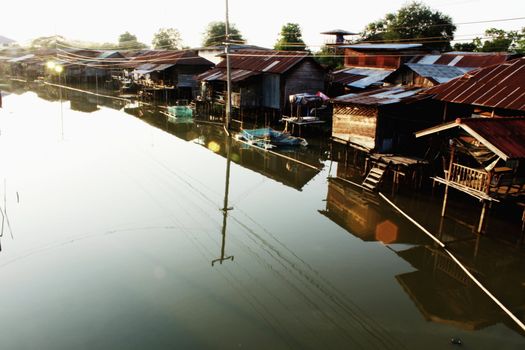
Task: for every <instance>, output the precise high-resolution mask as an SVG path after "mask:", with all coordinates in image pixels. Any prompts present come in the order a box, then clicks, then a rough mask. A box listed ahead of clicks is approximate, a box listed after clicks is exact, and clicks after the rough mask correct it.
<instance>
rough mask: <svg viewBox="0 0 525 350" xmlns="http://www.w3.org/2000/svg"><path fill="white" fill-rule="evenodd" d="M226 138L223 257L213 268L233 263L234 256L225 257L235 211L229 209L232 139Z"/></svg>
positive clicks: (217, 260) (216, 260)
mask: <svg viewBox="0 0 525 350" xmlns="http://www.w3.org/2000/svg"><path fill="white" fill-rule="evenodd" d="M226 137H227V140H226V183H225V185H224V206H223V208H222V209H221V210H222V213H223V216H222V231H221V233H222V244H221V257H220V258H217V259H215V260H212V262H211V266H213V265H214V264H215V263H216V262H219V263H220V264H222V262H223V261H226V260H232V261H233V255H230V256H226V255H225V249H226V225H227V223H228V211H229V210H232V209H233V207H228V195H229V192H230V165H231V157H230V150H231V143H232V138H231V137H230V136H226Z"/></svg>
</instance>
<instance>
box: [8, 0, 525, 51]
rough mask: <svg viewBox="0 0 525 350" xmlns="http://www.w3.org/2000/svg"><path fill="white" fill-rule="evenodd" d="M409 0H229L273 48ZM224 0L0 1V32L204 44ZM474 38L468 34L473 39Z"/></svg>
mask: <svg viewBox="0 0 525 350" xmlns="http://www.w3.org/2000/svg"><path fill="white" fill-rule="evenodd" d="M405 3H406V1H405V0H368V1H366V0H365V1H362V0H360V1H351V0H303V1H286V0H263V1H251V0H229V6H230V22H232V23H234V24H235V25H236V26H237V28H238V29H239V30H240V31H241V33H242V34H243V36H244V38H245V39H247V40H248V43H249V44H253V45H259V46H265V47H273V45H274V43H275V42H276V40H277V38H278V34H279V31H280V29H281V27H282V26H283V24H285V23H287V22H292V23H299V25H300V26H301V28H302V32H303V39H304V41H305V42H306V44H307V45H309V46H310V48H311V49H312V50H313V51H316V50H318V49H319V47H320V46H321V45H322V44H323V42H324V40H325V36H323V35H321V34H320V32H322V31H326V30H330V29H336V28H337V29H345V30H348V31H355V32H359V31H362V30H363V28H364V27H365V25H366V24H368V23H370V22H372V21H375V20H377V19H380V18H382V17H383V16H384V15H385V14H386V13H387V12H395V11H396V10H397V9H399V8H400V7H401V6H402V5H404V4H405ZM424 3H425V4H427V5H429V6H430V7H431V8H432V9H434V10H439V11H441V12H443V13H445V14H448V15H449V16H451V17H452V19H453V21H454V22H455V23H464V22H476V21H489V20H500V19H509V18H519V17H525V0H497V1H494V0H426V1H424ZM224 9H225V0H184V1H177V0H171V1H167V0H165V1H162V0H149V1H141V2H135V1H131V0H127V1H123V0H90V1H82V2H80V1H71V0H43V1H35V0H30V1H12V0H8V1H6V2H3V3H2V6H1V7H0V35H3V36H6V37H9V38H11V39H14V40H17V41H20V42H27V41H28V40H30V39H32V38H35V37H38V36H44V35H54V34H59V35H63V36H65V37H66V38H70V39H77V40H86V41H97V42H114V43H115V42H117V40H118V36H119V35H120V34H122V33H123V32H125V31H129V32H130V33H132V34H135V35H136V36H137V37H138V39H139V41H141V42H144V43H146V44H148V45H151V40H152V38H153V34H154V33H155V32H156V31H157V30H158V29H159V28H162V27H166V28H170V27H171V28H176V29H178V30H179V32H180V33H181V36H182V39H183V43H184V45H186V46H191V47H195V46H200V45H201V42H202V33H203V32H204V30H205V28H206V26H207V24H208V23H209V22H211V21H223V20H224V13H225V10H224ZM490 27H497V28H501V29H505V30H517V29H521V28H522V27H525V19H520V20H513V21H498V22H492V23H481V24H464V25H458V29H457V31H456V38H457V39H472V38H474V37H475V36H482V35H483V32H484V30H485V29H487V28H490ZM469 41H470V40H469Z"/></svg>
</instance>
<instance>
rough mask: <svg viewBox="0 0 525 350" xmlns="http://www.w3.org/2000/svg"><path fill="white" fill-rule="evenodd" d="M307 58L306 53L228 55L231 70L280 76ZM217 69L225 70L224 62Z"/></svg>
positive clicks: (281, 52) (251, 51)
mask: <svg viewBox="0 0 525 350" xmlns="http://www.w3.org/2000/svg"><path fill="white" fill-rule="evenodd" d="M307 57H308V52H306V51H275V50H238V51H236V52H234V53H232V54H231V55H230V66H231V68H232V69H242V70H250V71H257V72H267V73H274V74H282V73H285V72H287V71H288V70H289V69H291V68H292V67H294V66H295V65H297V64H298V63H300V62H302V61H303V60H304V59H306V58H307ZM217 67H219V68H226V62H225V60H222V61H221V62H220V63H219V64H218V65H217Z"/></svg>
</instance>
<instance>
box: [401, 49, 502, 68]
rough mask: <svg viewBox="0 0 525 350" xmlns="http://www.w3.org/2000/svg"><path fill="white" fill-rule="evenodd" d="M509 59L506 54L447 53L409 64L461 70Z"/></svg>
mask: <svg viewBox="0 0 525 350" xmlns="http://www.w3.org/2000/svg"><path fill="white" fill-rule="evenodd" d="M508 58H509V55H508V54H506V53H499V52H496V53H494V52H482V53H481V52H447V53H444V54H441V55H425V56H420V57H416V58H414V59H413V60H411V62H410V63H418V64H438V65H447V66H454V67H463V68H465V67H466V68H480V67H487V66H491V65H494V64H501V63H503V62H505V61H506V60H507V59H508Z"/></svg>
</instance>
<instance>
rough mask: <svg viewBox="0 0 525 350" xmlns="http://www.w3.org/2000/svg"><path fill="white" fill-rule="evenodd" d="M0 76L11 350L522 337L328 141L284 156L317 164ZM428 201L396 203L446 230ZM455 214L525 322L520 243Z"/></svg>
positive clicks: (0, 196)
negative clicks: (364, 184)
mask: <svg viewBox="0 0 525 350" xmlns="http://www.w3.org/2000/svg"><path fill="white" fill-rule="evenodd" d="M0 89H1V90H3V92H4V94H5V95H4V97H3V105H4V108H2V109H0V207H1V209H2V216H3V217H4V219H3V220H2V237H0V243H1V251H0V281H1V285H2V287H1V288H0V320H1V326H0V339H1V346H0V347H1V348H2V349H10V350H11V349H52V350H57V349H242V348H244V349H450V348H455V347H458V345H455V344H452V343H451V339H452V338H458V339H461V342H462V343H463V345H462V346H463V347H464V348H466V349H499V350H501V349H525V337H524V334H523V333H520V331H519V329H518V328H517V327H516V326H514V324H513V322H512V321H511V320H510V319H509V318H508V317H507V316H506V315H505V314H504V313H503V312H501V311H500V310H499V309H498V308H497V307H496V306H495V304H494V303H493V302H491V301H490V299H489V298H488V297H486V296H485V295H484V294H483V293H482V292H480V290H479V289H478V288H477V287H476V286H475V285H474V284H472V283H471V282H469V280H468V279H467V278H466V277H465V275H464V274H463V272H462V271H461V270H459V269H458V268H457V267H456V266H455V265H454V263H453V262H452V261H451V260H450V259H448V258H447V256H446V255H445V254H444V253H443V252H442V251H441V250H440V249H439V248H438V247H436V246H435V245H433V244H432V241H431V240H430V239H427V238H426V236H424V235H423V233H421V232H420V231H419V230H418V229H417V228H416V227H415V226H413V225H412V224H411V223H409V222H408V221H407V220H405V219H404V218H402V217H401V216H400V215H398V214H396V213H395V212H394V211H392V209H391V208H390V207H389V206H388V205H387V204H386V203H385V202H384V201H382V199H381V198H379V197H377V196H375V195H366V196H365V195H363V194H362V193H361V191H360V190H359V189H358V188H356V187H353V186H352V185H350V184H348V183H346V182H344V181H341V180H338V179H334V177H335V176H336V175H337V174H340V173H342V172H343V171H342V168H341V167H342V166H340V167H339V168H338V165H337V164H335V163H334V164H330V162H329V161H323V160H322V159H323V152H324V151H323V150H321V149H319V148H318V147H316V146H312V147H309V148H307V149H305V150H300V151H297V152H295V153H286V154H287V156H290V157H297V158H299V159H301V160H302V161H303V162H306V163H308V164H311V165H314V166H316V167H318V168H319V170H314V169H312V168H309V167H306V166H303V165H300V164H297V163H295V162H293V161H290V160H287V159H285V158H281V157H278V156H275V155H272V154H269V153H264V152H261V151H259V150H255V149H250V148H246V147H244V146H242V145H241V144H239V143H237V142H236V141H233V143H232V144H231V145H229V146H228V143H227V142H226V140H227V138H226V137H225V135H224V133H223V132H222V129H221V128H219V127H216V126H212V125H208V124H172V123H167V122H166V119H165V117H163V116H162V115H161V114H149V113H147V112H146V113H144V112H141V111H138V110H136V109H135V108H132V106H128V107H129V108H123V107H124V106H123V104H121V103H119V102H116V101H112V100H108V99H104V98H97V97H95V96H88V95H84V94H82V93H69V94H66V93H65V92H64V95H63V96H64V101H63V102H62V103H61V102H60V101H59V100H58V97H57V94H56V91H55V90H48V89H49V88H48V89H46V88H40V89H38V91H37V92H34V91H25V89H23V88H19V89H18V90H17V89H15V90H12V89H10V88H8V87H6V86H3V87H0ZM7 91H11V92H12V93H8V92H7ZM66 97H67V100H66V99H65V98H66ZM126 112H129V113H126ZM228 151H229V156H230V159H231V168H230V173H229V179H227V172H226V169H227V154H228ZM329 177H331V178H329ZM228 180H229V192H228V193H227V198H226V199H227V206H228V207H230V209H231V210H227V211H226V214H225V211H223V210H221V209H222V208H224V205H225V195H226V191H225V190H226V183H227V181H228ZM427 201H428V202H427V203H425V202H421V201H418V202H414V201H413V200H408V199H406V200H404V201H403V199H400V200H399V203H400V204H402V205H403V206H404V207H405V208H407V210H409V211H410V210H412V212H414V215H415V216H417V217H418V219H420V220H422V221H423V222H427V223H428V225H430V227H431V228H432V229H435V227H437V226H436V223H435V222H434V221H435V220H437V219H438V214H436V212H435V208H434V206H435V207H436V208H438V207H439V201H440V199H439V198H438V199H436V201H432V200H427ZM421 203H423V204H421ZM422 205H424V207H422ZM476 210H479V209H476ZM458 227H459V226H458V225H455V224H454V223H452V222H449V223H448V224H446V225H445V233H444V235H445V236H447V235H448V236H454V237H456V238H457V237H460V238H461V239H459V240H456V241H455V243H453V244H451V245H450V247H451V249H452V250H453V251H454V252H455V253H457V254H458V256H459V257H460V259H461V260H462V261H464V262H465V263H466V264H467V265H468V266H471V268H472V271H474V272H475V273H476V274H477V275H478V276H479V277H480V279H481V280H482V281H483V282H484V283H486V285H487V286H488V287H489V289H491V290H492V291H493V292H494V294H496V295H497V296H498V297H500V299H501V300H502V301H503V302H504V303H505V304H506V305H507V306H508V307H509V308H510V309H511V310H512V311H513V312H514V313H515V314H516V315H517V316H518V317H519V318H520V319H521V320H525V258H524V255H525V254H524V249H523V247H519V246H516V245H513V244H510V243H508V242H507V243H504V242H498V241H494V240H491V239H489V238H485V237H482V238H479V239H476V238H475V237H474V235H473V234H472V232H462V231H461V229H460V228H458ZM467 231H468V230H467ZM221 257H223V258H224V259H223V260H220V258H221Z"/></svg>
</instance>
